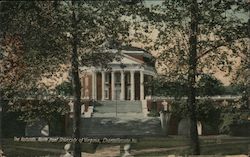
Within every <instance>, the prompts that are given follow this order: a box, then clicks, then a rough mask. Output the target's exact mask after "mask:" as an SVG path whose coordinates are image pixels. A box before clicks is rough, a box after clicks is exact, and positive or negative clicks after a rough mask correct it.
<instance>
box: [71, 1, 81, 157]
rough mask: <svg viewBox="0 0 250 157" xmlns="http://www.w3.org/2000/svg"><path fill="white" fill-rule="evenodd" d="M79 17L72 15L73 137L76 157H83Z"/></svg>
mask: <svg viewBox="0 0 250 157" xmlns="http://www.w3.org/2000/svg"><path fill="white" fill-rule="evenodd" d="M72 6H73V7H74V6H75V2H74V1H72ZM76 27H77V17H76V14H75V11H73V13H72V28H73V33H72V36H73V40H72V56H71V57H72V58H71V70H72V71H71V74H72V88H73V112H74V114H73V137H74V138H76V139H77V141H76V143H75V145H74V157H81V144H80V142H79V138H80V124H81V84H80V78H79V72H78V66H79V62H78V52H77V47H78V39H77V33H76V29H77V28H76Z"/></svg>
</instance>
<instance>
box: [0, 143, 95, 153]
mask: <svg viewBox="0 0 250 157" xmlns="http://www.w3.org/2000/svg"><path fill="white" fill-rule="evenodd" d="M65 144H66V143H48V142H16V141H14V140H13V139H4V140H3V150H4V153H5V155H6V156H8V157H19V156H20V157H36V156H47V155H50V156H51V157H53V156H57V157H58V156H59V155H61V154H62V153H63V152H64V145H65ZM81 146H82V151H84V152H87V153H94V152H95V148H96V145H94V144H87V143H82V144H81Z"/></svg>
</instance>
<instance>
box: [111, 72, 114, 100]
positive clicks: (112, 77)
mask: <svg viewBox="0 0 250 157" xmlns="http://www.w3.org/2000/svg"><path fill="white" fill-rule="evenodd" d="M111 100H115V72H114V71H112V72H111Z"/></svg>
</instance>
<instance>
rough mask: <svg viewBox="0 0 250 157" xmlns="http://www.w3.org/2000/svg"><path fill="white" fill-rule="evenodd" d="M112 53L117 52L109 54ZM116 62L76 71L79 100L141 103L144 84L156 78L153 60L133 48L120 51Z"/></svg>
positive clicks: (146, 90)
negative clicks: (118, 59)
mask: <svg viewBox="0 0 250 157" xmlns="http://www.w3.org/2000/svg"><path fill="white" fill-rule="evenodd" d="M112 51H114V53H116V52H118V51H117V50H112ZM121 55H122V58H121V60H120V61H116V60H113V61H112V62H111V63H109V64H108V65H109V67H110V68H109V70H105V69H103V68H102V67H80V70H81V76H80V78H81V85H82V89H81V93H82V95H81V97H82V99H93V100H102V101H104V100H144V99H145V95H147V94H148V93H149V90H148V89H145V84H146V82H148V81H149V80H150V79H152V77H153V76H155V75H156V70H155V67H154V66H155V58H154V57H153V56H152V55H151V54H150V53H148V52H147V51H145V50H143V49H140V48H136V47H122V49H121Z"/></svg>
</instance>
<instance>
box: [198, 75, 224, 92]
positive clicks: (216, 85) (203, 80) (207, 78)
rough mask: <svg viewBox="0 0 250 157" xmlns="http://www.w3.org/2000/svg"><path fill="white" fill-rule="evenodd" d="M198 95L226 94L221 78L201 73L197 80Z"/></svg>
mask: <svg viewBox="0 0 250 157" xmlns="http://www.w3.org/2000/svg"><path fill="white" fill-rule="evenodd" d="M197 88H198V89H197V91H198V93H197V95H199V96H214V95H222V94H224V87H223V84H222V82H221V81H220V80H218V79H216V78H215V77H214V76H211V75H206V74H205V75H201V77H200V79H199V80H198V81H197Z"/></svg>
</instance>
